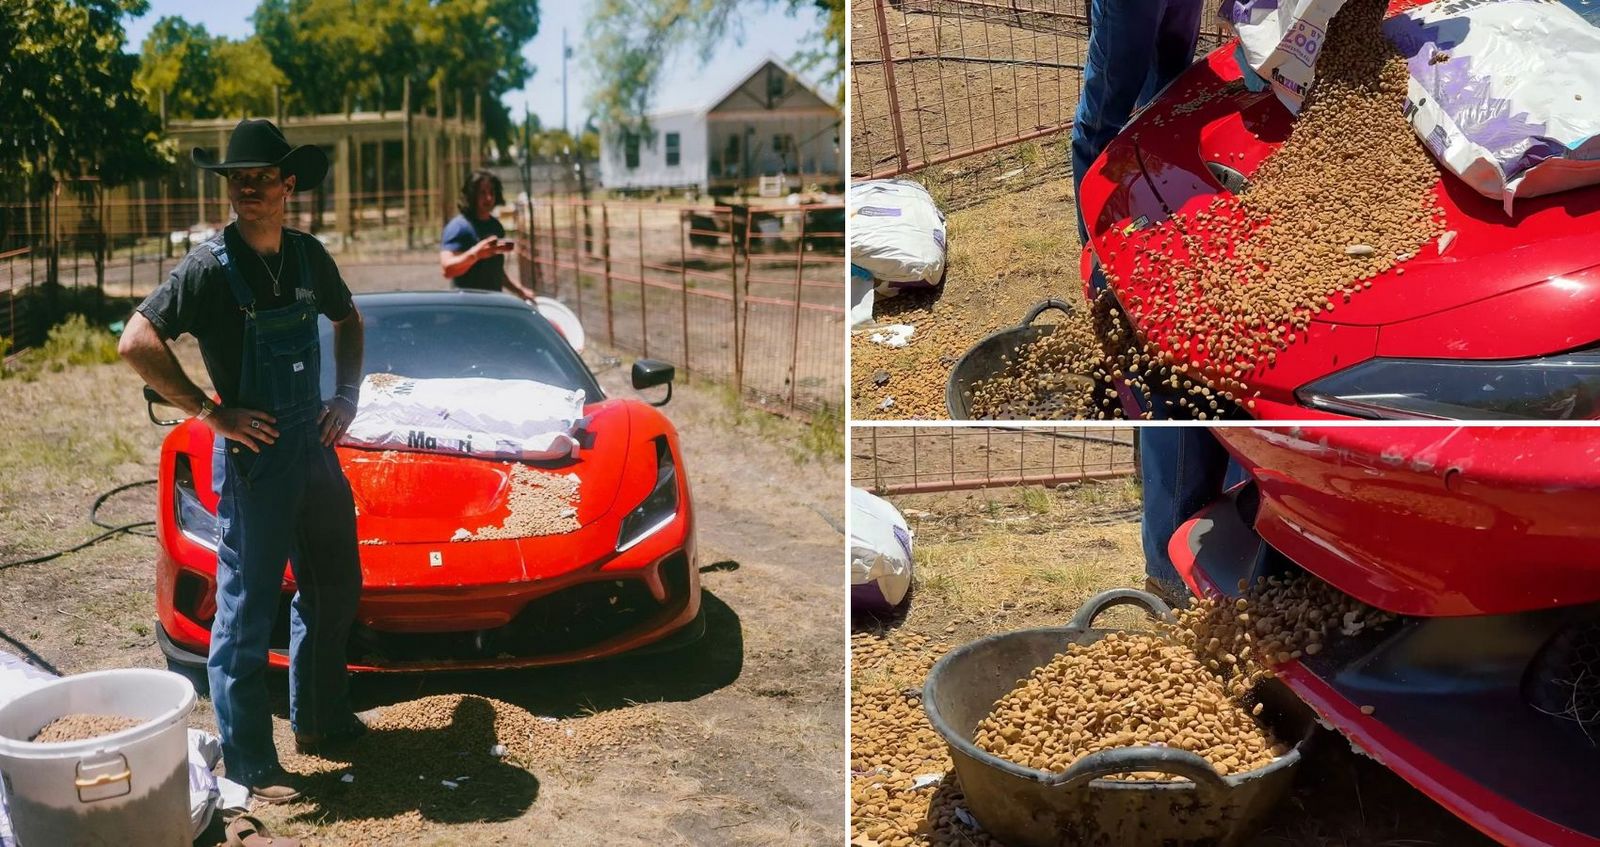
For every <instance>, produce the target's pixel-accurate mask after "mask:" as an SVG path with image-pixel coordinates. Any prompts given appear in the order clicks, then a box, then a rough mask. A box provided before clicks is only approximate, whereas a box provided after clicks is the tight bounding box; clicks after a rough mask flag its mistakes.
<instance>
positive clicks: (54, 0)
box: [0, 0, 165, 198]
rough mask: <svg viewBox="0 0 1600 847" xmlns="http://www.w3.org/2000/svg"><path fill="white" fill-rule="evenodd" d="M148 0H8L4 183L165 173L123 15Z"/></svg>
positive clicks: (3, 13)
mask: <svg viewBox="0 0 1600 847" xmlns="http://www.w3.org/2000/svg"><path fill="white" fill-rule="evenodd" d="M147 9H148V4H147V3H146V2H145V0H5V2H4V3H3V4H0V45H5V46H4V47H3V48H0V186H4V187H5V188H6V189H7V190H10V191H13V192H14V191H17V190H26V191H27V193H28V194H29V196H30V197H32V198H38V197H40V196H43V195H44V194H45V193H47V192H48V191H49V190H50V189H51V188H52V187H53V185H54V183H55V179H56V178H57V177H78V176H91V175H92V176H98V177H99V178H100V179H101V180H102V181H103V182H105V183H107V184H111V185H117V184H121V183H124V182H127V181H129V180H132V179H136V178H139V177H142V176H146V175H149V174H153V173H155V172H157V171H158V170H159V169H160V168H161V167H162V166H163V164H164V161H165V160H164V158H163V156H162V155H161V154H160V152H159V151H158V149H157V141H158V138H159V131H160V126H159V125H158V122H157V120H156V118H155V116H154V115H152V114H150V112H149V111H148V110H146V109H145V108H144V104H143V103H141V102H140V100H139V97H138V94H137V92H136V91H135V89H134V86H133V74H134V70H135V69H136V67H137V64H138V59H137V58H136V57H134V56H130V55H126V54H124V53H123V52H122V46H123V42H124V41H125V40H126V35H125V33H124V32H123V29H122V17H123V16H124V15H132V16H138V15H142V14H144V13H145V11H146V10H147Z"/></svg>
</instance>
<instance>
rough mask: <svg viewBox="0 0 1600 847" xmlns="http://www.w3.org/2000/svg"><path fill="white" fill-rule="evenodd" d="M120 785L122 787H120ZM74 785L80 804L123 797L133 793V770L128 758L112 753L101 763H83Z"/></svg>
mask: <svg viewBox="0 0 1600 847" xmlns="http://www.w3.org/2000/svg"><path fill="white" fill-rule="evenodd" d="M118 783H122V785H121V786H120V787H119V786H118ZM72 784H73V785H74V786H76V787H77V789H78V802H80V803H93V802H95V801H96V800H109V799H111V798H113V797H122V796H124V795H126V794H128V793H129V792H131V791H133V768H131V767H129V766H128V757H126V756H124V755H122V754H121V753H112V754H111V755H110V756H108V757H106V758H104V759H101V760H99V761H94V762H91V761H81V762H79V763H78V767H77V777H76V778H75V779H73V781H72ZM119 788H120V790H119Z"/></svg>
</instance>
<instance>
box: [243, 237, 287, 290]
mask: <svg viewBox="0 0 1600 847" xmlns="http://www.w3.org/2000/svg"><path fill="white" fill-rule="evenodd" d="M250 252H252V253H255V254H256V261H258V262H260V263H261V267H262V268H265V269H266V271H267V276H270V277H272V296H274V297H282V296H283V292H282V291H280V290H279V288H278V275H279V274H282V273H283V252H284V245H283V244H281V243H280V244H279V245H278V273H273V272H272V268H270V267H267V260H266V259H263V258H261V254H260V253H256V251H255V248H251V249H250Z"/></svg>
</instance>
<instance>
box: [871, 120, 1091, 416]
mask: <svg viewBox="0 0 1600 847" xmlns="http://www.w3.org/2000/svg"><path fill="white" fill-rule="evenodd" d="M1023 151H1031V152H1027V153H1026V155H1024V152H1023ZM1066 155H1067V151H1066V147H1065V145H1064V144H1053V145H1038V144H1025V145H1019V146H1018V149H1017V150H1016V151H1013V152H1012V154H1011V156H1010V157H1008V158H1005V159H998V160H992V161H993V162H994V163H993V164H989V165H987V166H981V165H980V164H979V163H978V162H975V161H967V162H963V163H962V165H961V166H960V167H949V168H943V169H934V170H930V171H928V172H925V173H924V174H922V175H920V176H919V177H918V179H919V181H920V182H922V184H923V185H924V186H926V187H927V188H928V189H929V191H930V192H931V193H932V194H933V196H934V198H935V200H936V202H938V203H939V204H940V208H942V209H946V210H947V226H948V238H949V242H948V243H949V245H950V255H949V271H948V275H947V276H946V278H945V284H944V287H943V289H942V290H940V291H939V292H937V293H936V294H931V295H930V294H912V295H906V294H903V295H900V296H898V297H891V298H888V299H885V300H880V301H878V305H877V307H876V310H875V317H876V319H877V320H878V322H879V323H907V324H911V325H913V326H915V327H916V328H917V332H916V335H915V336H913V338H912V340H911V343H910V344H909V345H907V346H906V347H903V348H899V349H893V348H888V347H883V346H881V345H878V344H874V343H872V342H871V341H868V340H867V338H866V337H865V335H857V336H855V337H854V338H852V339H851V356H852V360H851V400H852V403H853V406H852V414H853V416H854V417H855V418H857V419H901V420H903V419H912V418H917V419H934V420H938V419H944V418H947V417H948V413H947V411H946V409H945V401H944V392H945V383H946V382H947V381H948V379H949V375H950V368H951V366H952V365H954V364H955V362H956V360H957V359H959V358H960V357H961V354H963V353H965V352H966V351H967V349H968V348H970V347H971V346H972V345H974V344H976V343H977V342H978V341H979V340H981V339H982V338H983V337H984V336H985V335H988V334H989V333H991V332H994V331H995V330H998V329H1002V328H1004V327H1007V326H1013V325H1015V324H1017V323H1018V322H1020V321H1021V320H1022V318H1023V316H1024V315H1025V314H1026V313H1027V311H1028V309H1029V308H1030V307H1031V306H1033V305H1034V304H1035V303H1038V302H1039V301H1041V300H1044V299H1046V298H1050V297H1055V298H1058V299H1062V300H1066V301H1067V302H1069V303H1073V304H1074V305H1077V304H1078V303H1079V302H1081V301H1082V299H1083V298H1082V297H1081V295H1080V293H1079V292H1080V290H1081V285H1080V281H1079V278H1078V257H1079V255H1080V253H1081V252H1082V250H1081V246H1080V243H1079V241H1078V223H1077V220H1078V218H1077V208H1076V206H1075V205H1074V204H1073V198H1072V180H1071V176H1070V174H1068V173H1066V172H1065V170H1064V168H1065V164H1066ZM1024 161H1032V162H1033V165H1031V166H1030V165H1027V164H1023V162H1024ZM1002 168H1004V169H1003V170H1002ZM976 198H981V199H978V201H977V202H974V200H975V199H976ZM950 209H954V211H949V210H950ZM1057 318H1059V316H1056V317H1051V316H1049V315H1047V316H1045V317H1044V318H1043V320H1044V321H1047V322H1048V321H1053V320H1056V319H1057ZM879 371H884V372H887V373H888V375H889V378H888V381H887V383H885V384H884V385H882V386H879V385H876V384H875V382H874V379H873V377H874V375H875V374H877V373H878V372H879ZM887 397H892V398H894V404H893V405H892V406H890V407H889V408H888V409H881V408H879V407H880V405H881V404H882V402H883V400H884V398H887Z"/></svg>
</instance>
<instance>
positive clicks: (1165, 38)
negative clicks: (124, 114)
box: [1141, 0, 1207, 105]
mask: <svg viewBox="0 0 1600 847" xmlns="http://www.w3.org/2000/svg"><path fill="white" fill-rule="evenodd" d="M1206 6H1207V0H1166V5H1165V8H1163V9H1162V13H1161V20H1160V23H1159V24H1158V26H1157V29H1156V59H1155V63H1154V65H1153V66H1152V68H1151V77H1150V85H1149V90H1148V91H1147V92H1146V94H1145V98H1144V100H1143V101H1141V105H1143V103H1144V102H1148V101H1149V99H1150V98H1152V97H1154V96H1155V95H1156V94H1158V93H1160V91H1161V89H1163V88H1165V87H1167V85H1168V84H1169V83H1171V82H1172V81H1173V80H1175V79H1177V78H1178V75H1179V74H1182V73H1183V72H1184V71H1185V70H1188V68H1189V66H1190V65H1191V64H1193V63H1194V46H1195V42H1196V40H1197V39H1199V37H1200V19H1201V18H1202V17H1203V16H1204V14H1205V9H1206Z"/></svg>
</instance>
